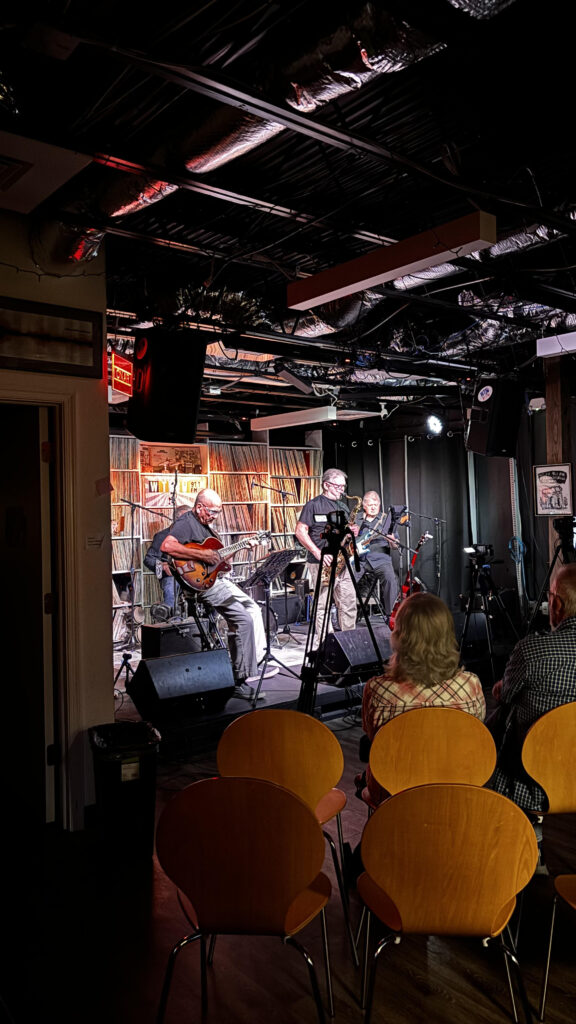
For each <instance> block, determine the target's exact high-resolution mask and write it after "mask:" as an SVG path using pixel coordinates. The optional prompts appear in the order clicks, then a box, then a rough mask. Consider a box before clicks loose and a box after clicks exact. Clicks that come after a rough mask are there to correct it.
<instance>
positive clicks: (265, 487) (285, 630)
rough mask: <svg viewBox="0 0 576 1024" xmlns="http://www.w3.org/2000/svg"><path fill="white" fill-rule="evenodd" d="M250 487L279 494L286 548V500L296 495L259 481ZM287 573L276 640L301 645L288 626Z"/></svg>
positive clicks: (253, 482) (254, 481)
mask: <svg viewBox="0 0 576 1024" xmlns="http://www.w3.org/2000/svg"><path fill="white" fill-rule="evenodd" d="M251 487H252V488H254V487H261V488H262V489H263V490H265V491H275V493H276V494H279V495H280V497H281V498H282V528H283V530H284V535H283V536H284V547H286V538H287V536H288V527H287V523H286V498H296V499H297V498H298V495H297V494H295V493H294V491H283V490H282V488H281V487H271V486H270V484H261V483H260V481H259V480H253V481H252V484H251ZM287 571H288V570H287V569H286V570H285V572H284V626H283V628H282V629H281V630H280V632H279V633H278V634H277V638H278V637H281V636H287V637H288V639H287V640H286V644H289V643H290V641H291V640H293V641H294V643H297V644H301V643H302V641H301V640H299V639H298V637H297V636H296V635H295V634H294V633H292V631H291V629H290V626H289V624H288V580H287V578H286V572H287ZM278 642H280V641H279V640H278ZM286 644H281V645H280V646H281V647H282V646H284V647H285V646H286Z"/></svg>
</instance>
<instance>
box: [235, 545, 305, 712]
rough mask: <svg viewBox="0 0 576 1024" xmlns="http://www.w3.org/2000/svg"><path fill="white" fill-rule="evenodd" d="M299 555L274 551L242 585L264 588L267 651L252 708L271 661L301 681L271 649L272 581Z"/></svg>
mask: <svg viewBox="0 0 576 1024" xmlns="http://www.w3.org/2000/svg"><path fill="white" fill-rule="evenodd" d="M296 554H297V549H296V548H290V549H287V550H285V551H273V552H272V554H270V555H268V557H267V558H266V560H265V561H264V562H262V565H261V566H259V567H258V569H256V570H255V571H254V572H253V573H252V575H251V576H250V577H249V578H248V579H247V580H244V582H243V583H242V589H243V590H246V588H247V587H255V586H257V585H258V584H260V585H261V586H263V587H264V612H265V619H264V625H265V632H266V651H265V654H264V658H263V660H262V665H261V667H260V678H259V680H258V686H257V687H256V690H255V693H254V697H253V699H252V706H253V707H256V704H257V701H258V697H259V695H260V690H261V689H262V680H263V678H264V673H265V671H266V668H267V667H268V662H269V661H275V662H276V664H277V665H280V666H281V667H282V668H283V669H285V670H286V672H289V673H290V675H292V676H295V677H296V679H299V678H300V676H299V675H298V673H297V672H294V671H293V670H292V669H291V668H288V665H285V664H284V662H283V661H280V659H279V658H277V657H276V655H275V654H272V650H271V648H270V584H271V583H272V580H275V579H276V577H277V576H279V575H280V573H281V572H283V571H284V569H286V568H287V567H288V566H289V564H290V562H291V561H292V560H293V559H294V555H296Z"/></svg>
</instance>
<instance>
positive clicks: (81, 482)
mask: <svg viewBox="0 0 576 1024" xmlns="http://www.w3.org/2000/svg"><path fill="white" fill-rule="evenodd" d="M47 237H48V236H45V238H44V242H43V243H41V242H40V241H38V238H37V237H36V236H35V232H34V229H32V228H31V227H30V225H29V224H28V222H27V221H26V219H25V218H20V217H17V216H13V215H7V214H2V213H0V293H1V294H2V295H4V296H10V297H14V298H20V299H28V300H31V301H35V302H48V303H53V304H56V305H64V306H72V307H75V308H78V309H86V310H93V311H98V312H100V313H102V316H103V317H104V313H105V309H106V298H105V263H104V258H103V256H99V257H98V258H97V260H96V261H93V262H92V263H90V264H87V265H86V266H84V267H82V268H73V269H72V270H71V269H70V268H69V267H68V266H65V265H62V266H58V264H57V263H55V262H54V261H53V260H52V259H51V258H50V256H49V255H48V253H49V250H50V246H49V245H48V243H47V241H46V238H47ZM43 246H44V248H43ZM104 337H105V334H104ZM103 365H104V376H103V379H102V380H92V379H88V378H79V377H66V376H61V375H59V374H42V373H29V372H24V371H16V370H0V401H2V402H11V401H15V402H26V403H30V404H38V405H48V406H54V407H56V409H57V410H58V417H59V419H60V424H61V430H62V433H61V436H62V469H63V472H62V480H61V488H62V492H63V497H64V502H63V509H62V517H63V561H64V566H63V568H64V587H65V595H66V601H65V607H64V608H63V609H62V613H63V622H64V638H63V652H62V655H63V667H62V678H61V679H59V680H58V681H57V683H58V684H59V691H60V694H61V698H62V706H61V715H62V725H63V739H64V746H65V750H64V759H65V786H64V794H63V796H64V804H65V824H66V825H67V826H68V827H70V828H80V827H82V825H83V819H84V807H85V805H86V804H89V803H91V802H92V801H93V784H92V764H91V753H90V750H89V748H88V743H87V739H86V729H87V728H88V727H89V726H90V725H95V724H98V723H102V722H110V721H113V720H114V695H113V686H112V671H113V656H112V627H111V618H112V599H111V582H110V580H111V577H110V567H111V542H110V492H109V489H108V486H107V485H108V480H109V472H110V470H109V446H108V388H107V373H106V369H105V368H106V357H105V345H104V358H103Z"/></svg>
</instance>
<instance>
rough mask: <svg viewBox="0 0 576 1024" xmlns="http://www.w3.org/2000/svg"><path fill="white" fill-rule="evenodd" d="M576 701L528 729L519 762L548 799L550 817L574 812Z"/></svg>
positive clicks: (543, 717)
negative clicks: (520, 761)
mask: <svg viewBox="0 0 576 1024" xmlns="http://www.w3.org/2000/svg"><path fill="white" fill-rule="evenodd" d="M575 751H576V701H571V702H570V703H569V704H560V705H559V706H558V707H557V708H553V709H552V711H547V712H546V714H544V715H542V717H541V718H539V719H538V720H537V721H536V722H534V724H533V725H532V726H530V728H529V730H528V732H527V733H526V737H525V739H524V743H523V745H522V763H523V765H524V767H525V769H526V771H527V772H528V774H529V775H530V776H531V777H532V778H533V779H534V781H535V782H537V783H538V785H539V786H542V789H543V790H544V792H545V793H546V796H547V797H548V805H549V806H548V813H549V814H573V813H574V812H576V770H575V766H574V758H575Z"/></svg>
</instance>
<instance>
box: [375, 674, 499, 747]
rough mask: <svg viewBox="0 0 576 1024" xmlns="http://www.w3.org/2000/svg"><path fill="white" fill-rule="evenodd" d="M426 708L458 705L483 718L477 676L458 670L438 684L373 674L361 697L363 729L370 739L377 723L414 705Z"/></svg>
mask: <svg viewBox="0 0 576 1024" xmlns="http://www.w3.org/2000/svg"><path fill="white" fill-rule="evenodd" d="M428 707H445V708H457V709H458V710H459V711H467V712H468V714H470V715H474V716H475V717H476V718H480V719H481V720H482V721H483V720H484V716H485V714H486V701H485V700H484V692H483V690H482V684H481V682H480V680H479V679H478V676H475V675H474V673H473V672H465V671H464V669H459V670H458V672H456V674H455V675H454V676H452V677H451V678H450V679H445V680H444V681H443V682H442V683H438V685H437V686H423V685H422V684H421V683H408V682H406V683H399V682H396V681H395V680H392V679H388V678H387V677H386V675H383V676H374V678H373V679H369V680H368V682H367V683H366V686H365V687H364V693H363V696H362V725H363V727H364V732H366V733H367V734H368V736H369V737H370V740H373V739H374V736H375V735H376V733H377V732H378V729H379V728H380V726H381V725H384V723H385V722H389V721H390V719H391V718H396V715H401V714H402V712H403V711H411V710H412V709H413V708H428Z"/></svg>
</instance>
